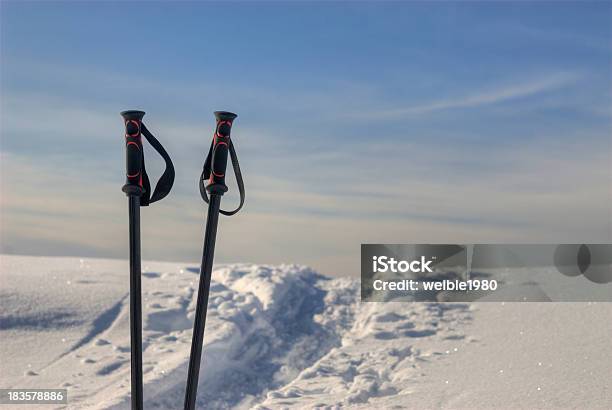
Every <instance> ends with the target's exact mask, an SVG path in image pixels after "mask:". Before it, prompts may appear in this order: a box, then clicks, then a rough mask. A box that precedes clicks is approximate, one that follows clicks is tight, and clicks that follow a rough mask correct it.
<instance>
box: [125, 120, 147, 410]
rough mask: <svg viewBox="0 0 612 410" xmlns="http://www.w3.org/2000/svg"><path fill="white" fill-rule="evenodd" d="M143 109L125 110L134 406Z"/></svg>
mask: <svg viewBox="0 0 612 410" xmlns="http://www.w3.org/2000/svg"><path fill="white" fill-rule="evenodd" d="M144 114H145V113H144V112H142V111H124V112H122V113H121V116H122V117H123V119H124V123H125V152H126V183H125V185H124V186H123V192H125V194H126V195H127V196H128V202H129V226H130V228H129V229H130V233H129V236H130V347H131V354H130V356H131V382H132V384H131V387H132V400H131V401H132V410H142V409H143V394H142V307H141V288H140V276H141V266H140V260H141V256H140V196H141V195H142V194H143V188H142V165H143V164H142V162H143V161H142V137H141V134H140V129H141V124H142V117H143V116H144Z"/></svg>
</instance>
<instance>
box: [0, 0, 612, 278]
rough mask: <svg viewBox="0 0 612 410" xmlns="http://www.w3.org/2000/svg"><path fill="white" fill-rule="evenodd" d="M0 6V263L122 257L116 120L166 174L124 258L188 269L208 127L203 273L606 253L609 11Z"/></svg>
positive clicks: (341, 271)
mask: <svg viewBox="0 0 612 410" xmlns="http://www.w3.org/2000/svg"><path fill="white" fill-rule="evenodd" d="M0 6H1V8H0V12H1V28H0V30H1V32H0V34H1V39H0V45H1V49H0V56H1V58H2V66H1V73H0V75H1V89H0V97H1V111H0V115H1V117H0V137H1V138H0V159H1V165H0V167H1V168H0V171H1V173H0V177H1V180H0V182H1V191H0V193H1V199H0V201H1V202H0V206H1V213H0V216H1V218H0V228H1V229H0V232H1V237H0V239H1V240H0V251H1V252H2V253H16V254H30V255H58V256H82V257H111V258H127V256H128V235H127V233H128V231H127V200H126V197H125V196H124V194H123V193H122V192H121V186H122V185H123V183H124V175H125V169H124V168H125V159H124V155H125V154H124V145H123V123H122V121H121V117H120V116H119V112H120V111H122V110H125V109H141V110H144V111H146V112H147V114H146V116H145V118H144V120H145V124H146V125H147V127H148V128H149V129H150V130H151V131H152V132H153V134H154V135H156V136H157V137H158V139H159V140H160V141H161V142H162V143H163V144H164V146H165V147H166V149H167V150H168V152H169V153H170V155H171V156H172V159H173V161H174V163H175V168H176V182H175V187H174V189H173V191H172V193H171V194H170V196H169V197H167V198H166V199H165V200H163V201H161V202H159V203H156V204H154V205H153V206H151V207H149V208H142V224H143V225H142V235H143V239H142V254H143V258H144V259H149V260H171V261H184V262H190V263H194V264H197V263H198V261H199V260H200V258H201V247H202V242H203V230H204V223H205V213H206V205H205V204H204V202H203V201H202V200H201V198H200V196H199V192H198V187H197V181H198V178H199V175H200V173H201V168H202V165H203V162H204V159H205V155H206V154H207V152H208V147H209V144H210V140H211V137H212V131H213V127H214V117H213V115H212V112H213V111H215V110H229V111H233V112H236V113H237V114H238V119H237V120H236V122H235V123H234V127H233V128H234V129H233V134H232V138H233V140H234V143H235V145H236V149H237V151H238V155H239V158H240V162H241V167H242V173H243V175H244V179H245V184H246V190H247V201H246V205H245V207H244V208H243V210H242V211H241V212H240V213H239V214H238V215H236V216H234V217H230V218H227V217H222V218H221V221H220V226H219V231H218V244H217V247H216V261H217V262H220V263H225V262H253V263H270V264H278V263H299V264H306V265H310V266H312V267H314V268H315V269H317V270H319V271H320V272H322V273H325V274H329V275H353V276H355V275H358V273H359V260H360V259H359V252H360V244H361V243H601V242H610V241H612V222H611V221H612V205H611V204H612V160H611V155H612V149H611V139H612V137H611V135H612V124H611V120H612V77H611V75H610V73H611V72H612V71H611V69H612V5H611V3H609V2H581V3H572V2H563V3H558V2H557V3H553V2H550V3H549V2H533V3H530V2H495V3H493V2H490V3H484V2H483V3H479V2H469V3H458V2H439V3H424V2H389V3H382V2H376V3H369V2H355V3H349V2H335V3H324V2H291V3H281V2H250V3H247V2H232V3H226V4H220V3H204V2H131V3H127V2H53V1H48V2H31V1H29V2H16V1H2V2H1V3H0ZM145 155H146V159H147V169H148V172H149V175H150V176H151V177H152V178H153V179H155V178H156V176H157V175H160V174H161V171H162V169H163V161H162V160H161V159H160V158H157V157H156V154H155V152H154V151H153V150H147V151H146V154H145ZM229 186H230V193H229V194H228V195H226V196H225V197H224V198H223V202H222V207H223V208H226V209H230V208H233V207H234V206H235V204H236V203H237V200H238V199H237V188H236V185H235V182H234V180H233V179H232V177H230V178H229Z"/></svg>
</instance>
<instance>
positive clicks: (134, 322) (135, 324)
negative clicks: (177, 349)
mask: <svg viewBox="0 0 612 410" xmlns="http://www.w3.org/2000/svg"><path fill="white" fill-rule="evenodd" d="M129 209H130V210H129V212H130V345H131V379H132V410H142V408H143V394H142V308H141V306H142V304H141V288H140V276H141V268H140V197H139V196H137V195H130V197H129Z"/></svg>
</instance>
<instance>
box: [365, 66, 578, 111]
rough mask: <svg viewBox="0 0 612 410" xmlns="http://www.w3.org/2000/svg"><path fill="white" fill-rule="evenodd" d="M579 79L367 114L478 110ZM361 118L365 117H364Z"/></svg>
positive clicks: (562, 77) (554, 78)
mask: <svg viewBox="0 0 612 410" xmlns="http://www.w3.org/2000/svg"><path fill="white" fill-rule="evenodd" d="M578 78H579V76H578V75H577V74H575V73H555V74H552V75H549V76H546V77H542V78H538V79H535V80H531V81H527V82H521V83H517V84H512V85H505V86H500V87H496V88H492V89H487V90H483V91H480V92H477V93H473V94H466V95H463V96H459V97H448V98H443V99H440V100H437V101H431V102H428V103H424V104H416V105H410V106H407V107H401V108H396V109H390V110H384V111H382V110H378V111H377V110H374V111H372V112H370V113H369V114H366V117H367V118H368V119H371V118H379V119H380V118H401V117H407V116H413V115H419V114H428V113H431V112H435V111H442V110H451V109H456V108H474V107H481V106H487V105H492V104H499V103H503V102H506V101H510V100H514V99H518V98H524V97H530V96H534V95H537V94H540V93H544V92H548V91H552V90H556V89H560V88H563V87H565V86H568V85H569V84H571V83H573V82H575V81H576V80H577V79H578ZM360 117H362V118H363V116H362V115H360Z"/></svg>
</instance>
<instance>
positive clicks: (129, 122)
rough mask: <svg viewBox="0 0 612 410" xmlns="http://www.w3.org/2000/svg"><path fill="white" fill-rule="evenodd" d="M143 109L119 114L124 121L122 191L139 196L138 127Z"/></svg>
mask: <svg viewBox="0 0 612 410" xmlns="http://www.w3.org/2000/svg"><path fill="white" fill-rule="evenodd" d="M144 115H145V113H144V111H135V110H130V111H123V112H122V113H121V116H122V117H123V121H124V123H125V168H126V181H125V185H124V186H123V189H122V190H123V192H125V193H126V195H128V196H130V195H136V196H140V195H142V193H143V187H142V167H143V161H142V158H143V155H142V137H141V133H140V129H141V126H142V117H144Z"/></svg>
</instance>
